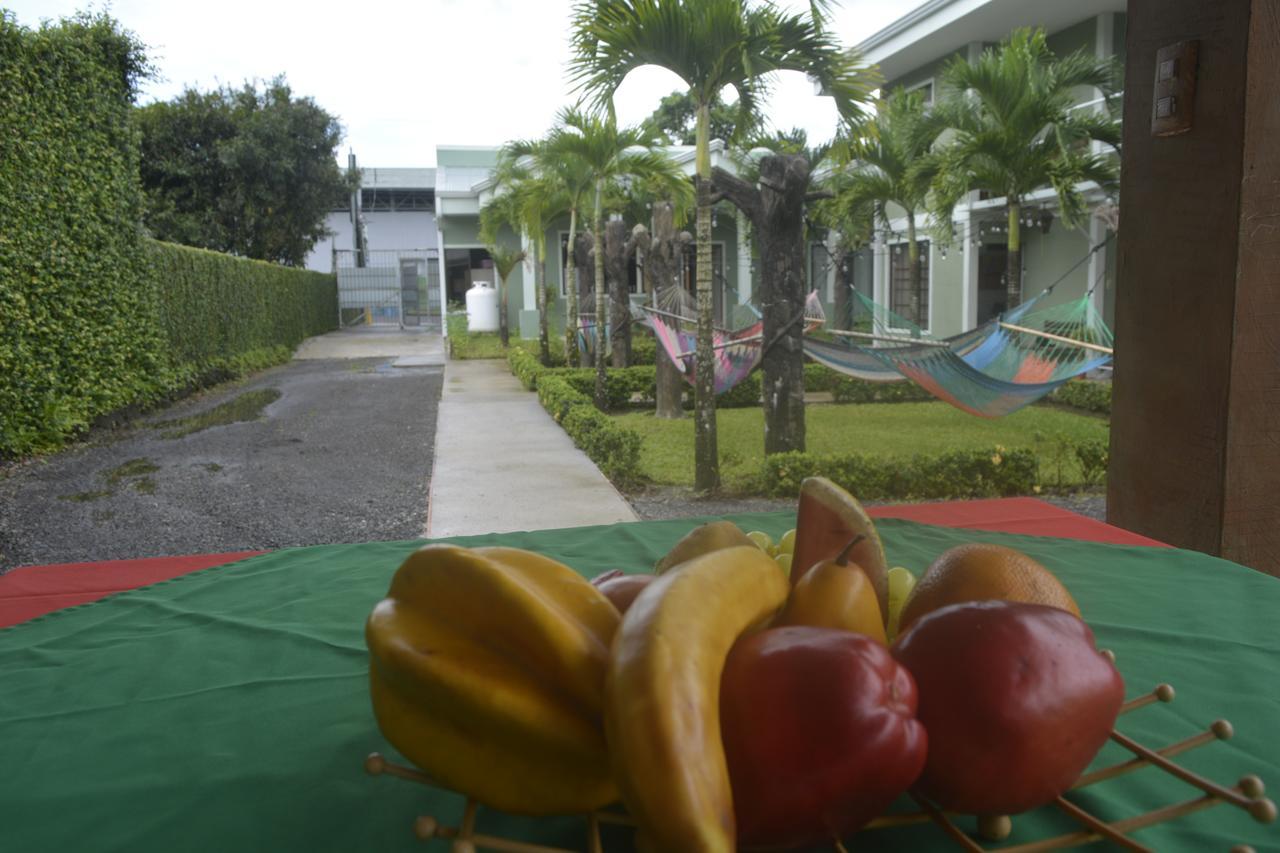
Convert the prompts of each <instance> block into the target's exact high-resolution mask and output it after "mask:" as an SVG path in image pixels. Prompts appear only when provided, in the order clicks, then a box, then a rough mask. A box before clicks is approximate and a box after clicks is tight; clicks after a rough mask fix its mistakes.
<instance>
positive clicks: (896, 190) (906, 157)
mask: <svg viewBox="0 0 1280 853" xmlns="http://www.w3.org/2000/svg"><path fill="white" fill-rule="evenodd" d="M870 131H871V132H870V133H868V134H866V135H859V136H857V137H846V138H845V139H842V140H841V142H840V144H838V145H837V146H836V147H835V157H836V160H837V162H838V163H841V164H845V165H844V167H843V168H840V169H838V170H837V172H836V175H835V177H834V179H833V181H832V189H833V192H834V194H835V196H836V197H835V198H834V199H832V205H831V207H830V208H829V209H830V210H831V211H832V212H833V213H839V212H841V211H843V212H845V213H847V214H848V218H849V219H850V220H852V221H853V222H857V221H858V220H859V219H861V217H862V216H863V210H864V209H865V207H866V206H867V205H868V204H870V205H872V206H874V209H875V212H876V218H877V219H879V220H880V222H881V223H882V224H883V225H884V226H885V227H886V228H887V227H888V226H889V214H888V210H887V208H888V205H889V204H890V203H892V204H896V205H898V206H899V207H901V208H902V209H903V210H904V211H906V214H907V264H908V267H907V268H908V274H909V276H910V278H909V279H908V283H909V287H910V293H911V320H912V322H914V323H915V324H916V325H917V326H927V325H928V323H926V322H922V317H921V311H920V290H921V281H920V248H919V245H918V243H917V242H916V214H917V213H923V212H924V210H925V204H926V202H927V201H928V198H929V184H930V178H931V177H932V172H931V171H930V169H929V166H930V161H929V149H930V148H931V147H932V146H933V142H934V140H935V139H936V138H937V136H938V127H937V124H936V121H935V120H934V119H932V118H931V116H930V115H929V113H928V112H927V110H926V106H925V102H924V96H923V95H922V94H921V93H919V92H904V91H902V90H901V89H899V90H897V91H895V92H894V93H893V94H892V95H890V96H889V97H888V98H887V99H885V100H884V101H883V102H882V103H881V104H880V105H879V108H878V110H877V111H876V117H875V118H874V119H873V120H872V122H871V126H870Z"/></svg>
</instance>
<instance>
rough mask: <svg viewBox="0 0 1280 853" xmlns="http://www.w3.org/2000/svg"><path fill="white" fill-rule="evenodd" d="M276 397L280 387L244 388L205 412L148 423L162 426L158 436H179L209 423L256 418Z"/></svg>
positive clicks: (260, 415)
mask: <svg viewBox="0 0 1280 853" xmlns="http://www.w3.org/2000/svg"><path fill="white" fill-rule="evenodd" d="M279 399H280V391H279V389H277V388H261V389H259V390H257V391H246V392H245V393H243V394H241V395H240V396H238V397H234V398H232V399H230V400H228V401H227V402H225V403H222V404H220V405H217V406H214V407H213V408H212V409H209V410H208V411H207V412H201V413H200V414H198V415H191V416H189V417H185V418H177V419H175V420H171V421H157V422H155V423H153V424H149V426H150V427H151V428H152V429H162V430H164V432H162V433H161V434H160V437H161V438H182V437H183V436H187V435H191V434H192V433H194V432H200V431H201V430H206V429H209V428H210V427H216V426H226V425H228V424H238V423H245V422H247V421H256V420H258V419H259V418H261V417H262V410H263V409H265V408H266V407H267V406H269V405H271V404H272V403H274V402H275V401H276V400H279Z"/></svg>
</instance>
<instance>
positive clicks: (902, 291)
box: [889, 240, 929, 329]
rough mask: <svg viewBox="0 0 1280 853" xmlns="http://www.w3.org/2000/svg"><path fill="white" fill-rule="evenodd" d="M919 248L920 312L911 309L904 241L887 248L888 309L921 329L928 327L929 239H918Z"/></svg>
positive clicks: (908, 267) (907, 256) (909, 282)
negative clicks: (917, 314)
mask: <svg viewBox="0 0 1280 853" xmlns="http://www.w3.org/2000/svg"><path fill="white" fill-rule="evenodd" d="M916 246H917V247H919V250H920V293H919V296H920V312H919V316H914V315H913V312H912V310H911V263H910V260H909V255H908V254H907V244H906V243H895V244H894V245H893V246H892V247H890V249H889V291H890V293H889V309H890V310H891V311H893V313H895V314H897V315H898V316H899V317H906V318H907V319H908V320H911V321H912V322H914V323H915V324H916V325H917V326H919V327H920V328H922V329H927V328H928V327H929V241H928V240H918V241H916Z"/></svg>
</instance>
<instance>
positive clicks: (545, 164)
mask: <svg viewBox="0 0 1280 853" xmlns="http://www.w3.org/2000/svg"><path fill="white" fill-rule="evenodd" d="M565 115H566V113H562V114H561V116H560V121H561V122H563V121H564V118H565ZM562 129H563V127H561V128H557V129H556V130H552V131H551V132H550V133H549V134H547V136H545V137H543V138H542V139H535V140H517V141H515V142H509V143H507V145H506V146H505V155H506V158H507V161H508V163H514V162H518V161H520V160H521V159H522V158H525V157H528V158H530V159H531V162H532V170H533V172H536V173H538V174H539V175H541V176H542V178H543V179H544V180H547V181H550V182H552V183H554V184H555V185H556V186H558V187H559V188H560V189H561V190H562V191H563V193H564V198H565V202H566V204H567V205H568V208H569V251H568V252H567V257H566V259H565V291H566V299H565V324H564V359H565V364H573V362H574V353H575V352H577V349H578V315H579V313H580V309H579V307H578V287H577V259H576V254H577V253H576V252H574V251H573V247H574V246H576V245H577V237H578V215H579V213H580V212H581V211H582V209H583V206H584V205H588V204H590V198H591V192H592V190H593V189H594V183H593V175H592V174H591V170H590V168H589V166H588V164H587V163H586V162H585V161H583V160H582V158H581V157H579V156H578V155H577V152H576V151H574V150H573V147H574V144H575V140H573V139H572V138H570V137H566V136H564V135H563V134H562V133H558V132H557V131H559V130H562ZM585 359H586V356H585V355H584V356H583V360H584V361H583V365H582V366H583V367H585V366H586V363H585Z"/></svg>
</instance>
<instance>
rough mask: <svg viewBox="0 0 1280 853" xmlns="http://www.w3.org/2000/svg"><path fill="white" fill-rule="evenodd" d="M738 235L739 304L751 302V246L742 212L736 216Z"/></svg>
mask: <svg viewBox="0 0 1280 853" xmlns="http://www.w3.org/2000/svg"><path fill="white" fill-rule="evenodd" d="M735 221H736V223H737V228H738V235H737V237H736V238H735V240H736V242H737V244H738V245H737V249H738V304H739V305H745V304H746V303H748V302H750V301H751V244H750V243H749V242H748V241H747V216H746V214H744V213H743V212H742V211H741V210H739V211H737V213H736V214H735Z"/></svg>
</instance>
